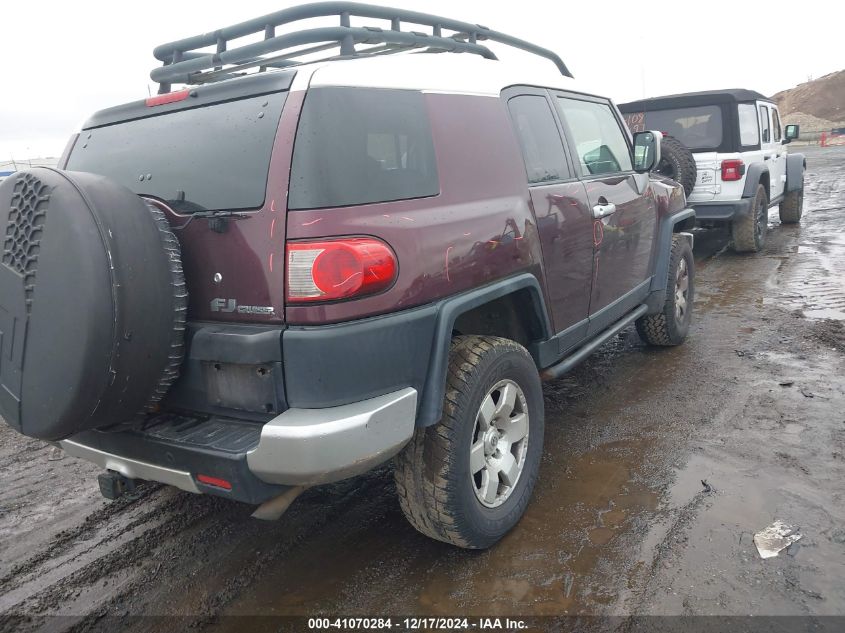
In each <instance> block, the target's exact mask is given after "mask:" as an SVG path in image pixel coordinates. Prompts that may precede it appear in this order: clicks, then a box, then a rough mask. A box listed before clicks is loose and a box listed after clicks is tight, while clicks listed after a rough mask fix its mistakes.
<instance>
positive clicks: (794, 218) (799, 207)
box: [778, 187, 804, 224]
mask: <svg viewBox="0 0 845 633" xmlns="http://www.w3.org/2000/svg"><path fill="white" fill-rule="evenodd" d="M803 213H804V187H801V188H800V189H798V190H796V191H790V192H789V193H787V194H786V196H785V197H784V199H783V200H781V203H780V206H779V207H778V215H780V221H781V224H798V223H799V222H800V221H801V215H802V214H803Z"/></svg>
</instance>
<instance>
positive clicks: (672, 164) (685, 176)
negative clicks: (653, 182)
mask: <svg viewBox="0 0 845 633" xmlns="http://www.w3.org/2000/svg"><path fill="white" fill-rule="evenodd" d="M655 171H656V172H657V173H658V174H660V175H662V176H667V177H668V178H671V179H672V180H674V181H675V182H677V183H680V185H681V186H682V187H683V188H684V193H685V194H686V195H687V196H689V195H690V194H691V193H692V190H693V187H695V179H696V178H697V177H698V170H697V169H696V167H695V158H693V155H692V152H691V151H689V150H688V149H687V148H686V146H685V145H684V144H683V143H681V142H680V141H679V140H678V139H676V138H672V137H671V136H664V137H663V140H662V141H660V162H659V163H658V164H657V167H656V168H655Z"/></svg>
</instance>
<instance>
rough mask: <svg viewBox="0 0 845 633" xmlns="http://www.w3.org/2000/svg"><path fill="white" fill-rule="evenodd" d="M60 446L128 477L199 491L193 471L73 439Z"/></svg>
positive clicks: (68, 451) (189, 490) (74, 454)
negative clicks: (118, 452)
mask: <svg viewBox="0 0 845 633" xmlns="http://www.w3.org/2000/svg"><path fill="white" fill-rule="evenodd" d="M59 446H61V447H62V449H63V450H64V451H65V452H66V453H67V454H68V455H73V456H74V457H79V458H81V459H85V460H88V461H89V462H93V463H95V464H97V465H98V466H100V467H101V468H105V469H106V470H113V471H114V472H117V473H120V474H121V475H123V476H124V477H126V478H127V479H144V480H146V481H158V482H161V483H163V484H168V485H171V486H176V487H177V488H179V489H181V490H185V491H187V492H196V493H199V492H200V490H199V488H197V484H196V482H195V481H194V478H193V477H191V473H188V472H184V471H181V470H175V469H173V468H167V467H165V466H158V465H156V464H149V463H147V462H142V461H139V460H137V459H131V458H129V457H121V456H120V455H114V454H112V453H106V452H105V451H101V450H99V449H96V448H92V447H90V446H85V445H84V444H79V443H78V442H74V441H73V440H62V441H61V442H59Z"/></svg>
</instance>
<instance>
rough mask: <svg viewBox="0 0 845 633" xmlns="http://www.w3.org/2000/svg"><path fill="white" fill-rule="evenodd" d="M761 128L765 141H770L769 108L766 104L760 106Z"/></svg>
mask: <svg viewBox="0 0 845 633" xmlns="http://www.w3.org/2000/svg"><path fill="white" fill-rule="evenodd" d="M760 128H761V129H762V130H763V142H764V143H769V142H770V141H771V136H770V132H769V109H768V108H767V107H766V106H760Z"/></svg>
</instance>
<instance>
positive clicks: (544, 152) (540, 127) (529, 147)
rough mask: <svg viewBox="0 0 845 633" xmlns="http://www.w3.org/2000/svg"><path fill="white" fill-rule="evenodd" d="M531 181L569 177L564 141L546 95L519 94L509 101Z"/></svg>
mask: <svg viewBox="0 0 845 633" xmlns="http://www.w3.org/2000/svg"><path fill="white" fill-rule="evenodd" d="M508 110H509V111H510V115H511V120H512V121H513V126H514V129H515V130H516V136H517V138H518V139H519V145H520V147H521V148H522V157H523V159H524V160H525V172H526V174H527V176H528V182H529V183H540V182H550V181H554V180H563V179H565V178H570V177H571V174H570V173H569V168H568V167H567V165H566V156H565V155H564V153H563V141H562V140H561V138H560V132H559V131H558V128H557V123H556V122H555V118H554V114H552V109H551V107H549V102H548V101H546V98H545V97H542V96H540V95H520V96H518V97H513V98H512V99H510V100H509V101H508Z"/></svg>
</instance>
